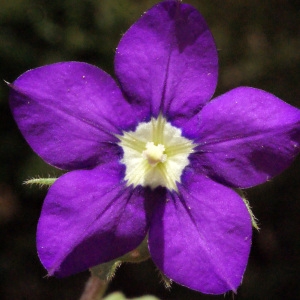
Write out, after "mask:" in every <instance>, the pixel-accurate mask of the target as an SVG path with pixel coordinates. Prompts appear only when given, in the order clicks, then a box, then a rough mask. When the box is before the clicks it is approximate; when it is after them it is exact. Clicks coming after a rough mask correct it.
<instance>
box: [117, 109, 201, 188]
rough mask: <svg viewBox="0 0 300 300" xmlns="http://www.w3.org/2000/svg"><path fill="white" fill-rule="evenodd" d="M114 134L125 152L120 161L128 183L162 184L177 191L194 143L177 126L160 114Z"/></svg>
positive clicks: (152, 185) (135, 184)
mask: <svg viewBox="0 0 300 300" xmlns="http://www.w3.org/2000/svg"><path fill="white" fill-rule="evenodd" d="M117 137H118V139H119V140H120V142H119V145H120V146H121V147H122V149H123V152H124V155H123V159H122V160H121V162H122V163H123V164H124V165H125V166H126V173H125V180H126V182H127V185H128V186H130V185H133V186H134V187H136V186H138V185H141V186H144V187H146V186H149V187H150V188H152V189H154V188H156V187H158V186H162V187H166V188H167V189H169V190H171V191H172V190H175V191H177V182H178V183H180V178H181V174H182V172H183V170H184V168H185V167H186V166H187V165H188V164H189V159H188V157H189V155H190V154H191V153H192V152H193V149H194V148H195V146H196V144H194V143H193V142H192V141H191V140H189V139H187V138H185V137H183V136H182V132H181V130H180V129H179V128H176V127H174V126H172V125H171V124H170V123H168V122H167V121H166V119H165V118H164V117H163V116H161V115H159V116H158V117H157V118H152V119H151V120H150V122H147V123H140V124H139V125H138V126H137V128H136V130H135V131H128V132H123V135H117Z"/></svg>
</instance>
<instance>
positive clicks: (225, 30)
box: [0, 0, 300, 300]
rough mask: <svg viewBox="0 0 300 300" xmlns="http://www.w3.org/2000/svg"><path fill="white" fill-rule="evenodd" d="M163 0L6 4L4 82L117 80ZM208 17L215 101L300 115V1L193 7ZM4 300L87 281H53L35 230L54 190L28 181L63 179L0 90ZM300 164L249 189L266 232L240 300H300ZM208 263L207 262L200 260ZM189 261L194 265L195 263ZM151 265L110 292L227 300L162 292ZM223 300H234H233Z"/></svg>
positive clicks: (180, 290) (14, 0)
mask: <svg viewBox="0 0 300 300" xmlns="http://www.w3.org/2000/svg"><path fill="white" fill-rule="evenodd" d="M156 2H157V1H155V0H147V1H146V0H144V1H141V0H82V1H74V0H73V1H70V0H53V1H46V0H44V1H43V0H32V1H30V0H0V79H5V80H7V81H9V82H12V81H13V80H14V79H16V77H18V76H19V75H20V74H21V73H23V72H24V71H26V70H28V69H31V68H35V67H37V66H40V65H44V64H49V63H53V62H58V61H65V60H79V61H86V62H89V63H91V64H95V65H97V66H99V67H101V68H103V69H104V70H105V71H107V72H109V73H110V74H113V57H114V49H115V48H116V46H117V44H118V41H119V39H120V37H121V34H122V33H124V32H125V31H126V29H127V28H128V27H129V26H130V25H131V24H132V23H133V22H134V21H135V20H136V19H137V18H138V17H139V16H140V15H141V14H142V12H144V11H145V10H147V9H148V8H150V7H151V6H152V5H153V4H155V3H156ZM187 2H188V3H190V4H192V5H194V6H195V7H197V8H198V9H199V10H200V11H201V12H202V14H203V15H204V17H205V18H206V20H207V22H208V24H209V26H210V28H211V30H212V32H213V34H214V36H215V39H216V43H217V46H218V49H219V61H220V62H219V65H220V75H219V84H218V89H217V91H216V94H217V95H218V94H220V93H223V92H225V91H227V90H229V89H231V88H234V87H236V86H239V85H247V86H253V87H257V88H261V89H265V90H267V91H269V92H271V93H273V94H275V95H277V96H278V97H280V98H281V99H284V100H285V101H286V102H288V103H290V104H292V105H294V106H296V107H300V99H299V95H300V72H299V70H300V50H299V49H300V22H299V20H300V2H299V1H298V0H294V1H292V0H290V1H289V0H268V1H261V0H226V1H225V0H223V1H220V0H209V1H208V0H194V1H193V0H189V1H187ZM0 110H1V111H0V299H5V300H6V299H7V300H8V299H9V300H14V299H22V300H27V299H30V300H35V299H44V300H47V299H59V300H63V299H78V298H79V296H80V294H81V291H82V289H83V287H84V283H85V281H86V280H87V278H88V276H89V274H88V272H86V273H82V274H78V275H75V276H72V277H70V278H66V279H56V278H45V275H46V271H45V270H44V269H43V267H42V266H41V264H40V262H39V260H38V257H37V254H36V249H35V230H36V224H37V221H38V217H39V213H40V209H41V205H42V202H43V198H44V197H45V194H46V190H43V189H39V188H38V187H28V186H24V185H23V184H22V182H23V181H24V180H25V179H28V178H31V177H34V176H41V177H47V176H48V175H54V174H57V171H56V170H55V169H53V168H51V167H49V166H47V165H46V164H45V163H43V162H42V161H41V159H39V157H37V155H35V154H34V153H33V152H32V150H31V149H30V148H29V146H28V145H27V144H26V142H25V141H24V139H23V138H22V136H21V134H20V133H19V131H18V129H17V127H16V125H15V123H14V121H13V119H12V116H11V114H10V111H9V107H8V88H7V86H6V85H5V84H4V83H3V82H2V83H0ZM299 168H300V159H297V160H296V161H295V162H294V164H293V165H292V166H291V167H290V168H289V169H288V170H286V171H285V172H284V173H283V174H281V175H280V176H278V177H276V178H275V179H273V180H272V181H270V182H268V183H266V184H264V185H262V186H259V187H256V188H252V189H249V190H247V196H248V199H249V201H250V203H251V206H252V208H253V211H254V213H255V215H256V217H257V218H258V219H259V224H260V227H261V230H260V232H259V233H258V232H254V237H253V246H252V251H251V256H250V260H249V264H248V267H247V270H246V273H245V276H244V282H243V285H242V286H241V287H240V288H239V290H238V294H237V295H236V296H235V297H234V298H235V299H241V300H242V299H272V300H276V299H299V295H300V284H299V281H300V275H299V274H300V255H299V253H300V235H299V231H300V218H299V215H300V175H299V174H300V172H299ZM199 255H201V253H199ZM187 259H189V258H188V257H187ZM159 281H160V280H159V277H158V273H157V271H156V270H155V267H154V265H153V263H152V262H151V261H148V262H145V263H143V264H140V265H124V266H122V267H121V268H120V269H119V271H118V272H117V275H116V277H115V278H114V280H113V282H112V283H111V285H110V290H111V291H112V290H121V291H123V292H124V293H125V294H126V295H127V296H128V297H133V296H139V295H143V294H146V293H149V294H153V295H157V296H159V297H161V298H162V299H220V300H221V299H224V296H206V295H202V294H200V293H196V292H193V291H190V290H188V289H186V288H184V287H180V286H178V285H176V284H174V285H173V288H172V289H171V291H167V290H165V289H164V287H163V285H162V284H160V283H159ZM225 299H232V295H231V294H230V295H227V296H226V297H225Z"/></svg>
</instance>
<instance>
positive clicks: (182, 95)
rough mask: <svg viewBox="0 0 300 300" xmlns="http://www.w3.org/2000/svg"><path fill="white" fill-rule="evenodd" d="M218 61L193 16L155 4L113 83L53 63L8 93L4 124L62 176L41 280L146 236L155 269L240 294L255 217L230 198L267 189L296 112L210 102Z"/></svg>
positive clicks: (248, 100) (128, 39)
mask: <svg viewBox="0 0 300 300" xmlns="http://www.w3.org/2000/svg"><path fill="white" fill-rule="evenodd" d="M217 69H218V61H217V50H216V46H215V43H214V40H213V37H212V35H211V32H210V31H209V29H208V27H207V25H206V23H205V21H204V20H203V18H202V16H201V15H200V14H199V13H198V11H197V10H195V9H194V8H193V7H192V6H190V5H188V4H182V3H181V2H180V1H175V0H171V1H163V2H161V3H159V4H157V5H156V6H154V7H153V8H151V9H150V10H149V11H147V12H146V13H145V14H144V15H143V16H142V17H141V18H140V19H139V20H138V21H137V22H136V23H135V24H134V25H133V26H132V27H131V28H130V29H129V30H128V31H127V32H126V33H125V34H124V36H123V37H122V39H121V41H120V43H119V46H118V48H117V51H116V56H115V73H116V77H117V82H116V81H115V80H113V79H112V77H110V76H109V75H108V74H106V73H105V72H104V71H102V70H101V69H98V68H97V67H95V66H92V65H89V64H86V63H81V62H62V63H56V64H52V65H47V66H43V67H40V68H37V69H33V70H30V71H28V72H26V73H24V74H23V75H21V76H20V77H19V78H18V79H17V80H16V81H15V82H14V83H13V84H10V87H11V95H10V105H11V109H12V112H13V115H14V118H15V120H16V122H17V124H18V126H19V128H20V130H21V132H22V134H23V135H24V137H25V138H26V140H27V141H28V143H29V144H30V145H31V147H32V148H33V149H34V151H35V152H36V153H37V154H38V155H40V156H41V157H42V158H43V159H44V160H45V161H46V162H48V163H49V164H51V165H53V166H56V167H58V168H62V169H65V170H68V171H69V172H67V173H66V174H65V175H63V176H61V177H60V178H59V179H58V180H57V181H56V182H55V183H54V184H53V185H52V186H51V188H50V190H49V192H48V194H47V197H46V199H45V202H44V205H43V208H42V213H41V217H40V220H39V224H38V230H37V247H38V253H39V257H40V259H41V261H42V263H43V265H44V266H45V268H46V269H47V270H48V272H49V274H50V275H55V276H67V275H70V274H73V273H76V272H80V271H83V270H85V269H87V268H90V267H92V266H95V265H98V264H101V263H103V262H107V261H110V260H112V259H115V258H117V257H119V256H121V255H123V254H125V253H127V252H129V251H131V250H132V249H134V248H136V247H137V246H138V245H139V244H140V243H141V242H142V241H143V240H144V238H145V237H146V235H148V245H149V251H150V253H151V256H152V258H153V261H154V262H155V264H156V265H157V267H158V268H159V269H160V270H161V271H162V272H163V273H164V274H166V276H168V277H169V278H171V279H173V280H174V281H175V282H178V283H179V284H182V285H185V286H187V287H189V288H191V289H195V290H197V291H201V292H204V293H212V294H219V293H224V292H226V291H228V290H234V291H235V290H236V289H237V287H238V286H239V285H240V283H241V281H242V277H243V274H244V271H245V268H246V264H247V260H248V256H249V251H250V245H251V232H252V229H251V217H250V214H249V212H248V210H247V208H246V205H245V203H244V202H243V200H242V199H241V197H240V196H239V195H238V194H237V193H236V192H235V191H234V190H232V188H248V187H252V186H255V185H257V184H260V183H263V182H265V181H267V180H268V179H270V178H272V177H273V176H275V175H276V174H278V173H280V172H281V171H282V170H284V169H285V168H286V167H287V166H288V165H289V164H290V163H291V162H292V161H293V159H294V157H295V155H296V154H297V153H298V152H299V142H300V126H299V122H300V112H299V110H298V109H296V108H294V107H292V106H290V105H288V104H286V103H284V102H283V101H281V100H280V99H278V98H276V97H275V96H273V95H271V94H269V93H267V92H264V91H262V90H258V89H254V88H249V87H240V88H236V89H234V90H231V91H229V92H228V93H225V94H223V95H221V96H218V97H217V98H215V99H213V100H211V101H210V99H211V97H212V95H213V93H214V91H215V87H216V82H217Z"/></svg>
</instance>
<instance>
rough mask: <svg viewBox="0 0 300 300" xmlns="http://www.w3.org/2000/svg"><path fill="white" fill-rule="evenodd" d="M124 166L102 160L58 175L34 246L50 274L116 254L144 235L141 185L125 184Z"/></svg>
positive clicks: (74, 269) (62, 273) (83, 266)
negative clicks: (83, 168) (60, 175)
mask: <svg viewBox="0 0 300 300" xmlns="http://www.w3.org/2000/svg"><path fill="white" fill-rule="evenodd" d="M122 178H124V166H123V165H121V164H119V163H118V162H116V163H111V164H105V165H101V166H100V167H97V168H96V169H93V170H81V171H72V172H70V173H67V174H66V175H64V176H62V177H60V178H59V179H58V180H57V181H56V182H55V183H54V184H53V186H52V187H51V188H50V190H49V192H48V194H47V197H46V199H45V202H44V205H43V208H42V213H41V217H40V220H39V223H38V230H37V248H38V254H39V257H40V259H41V262H42V263H43V265H44V266H45V268H46V269H47V270H48V272H49V275H55V276H58V277H64V276H68V275H71V274H74V273H77V272H80V271H84V270H86V269H88V268H89V267H92V266H95V265H98V264H100V263H103V262H106V261H109V260H112V259H115V258H117V257H119V256H121V255H123V254H125V253H127V252H129V251H131V250H133V249H134V248H136V247H137V246H138V245H139V244H140V243H141V242H142V241H143V239H144V238H145V236H146V233H147V228H148V225H147V224H148V222H147V217H146V209H145V205H146V203H145V195H144V193H145V191H144V189H142V188H140V189H138V188H137V189H134V190H132V188H127V187H126V186H125V184H124V182H122Z"/></svg>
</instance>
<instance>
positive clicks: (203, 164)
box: [184, 87, 300, 188]
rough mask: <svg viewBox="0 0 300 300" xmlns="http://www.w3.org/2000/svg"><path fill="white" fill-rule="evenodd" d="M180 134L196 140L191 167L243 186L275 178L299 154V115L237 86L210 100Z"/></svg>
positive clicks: (265, 95) (274, 100) (263, 94)
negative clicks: (195, 137)
mask: <svg viewBox="0 0 300 300" xmlns="http://www.w3.org/2000/svg"><path fill="white" fill-rule="evenodd" d="M184 131H185V132H188V131H189V133H186V135H188V136H189V135H196V134H197V136H198V138H197V139H196V142H197V143H199V146H198V147H197V148H196V153H195V154H193V155H191V157H190V160H191V165H193V167H196V168H197V169H198V171H199V172H202V173H205V174H207V175H209V176H210V177H212V178H214V179H216V180H218V181H219V182H221V183H224V184H227V185H230V186H234V187H240V188H247V187H251V186H254V185H257V184H260V183H263V182H265V181H267V180H269V179H271V178H272V177H273V176H275V175H278V174H279V173H280V172H282V171H283V170H284V169H286V168H287V167H288V166H289V165H290V164H291V162H292V161H293V160H294V158H295V157H296V155H297V154H298V153H299V150H300V147H299V143H300V111H299V110H298V109H297V108H295V107H293V106H291V105H289V104H287V103H285V102H283V101H282V100H280V99H278V98H277V97H275V96H274V95H272V94H270V93H267V92H265V91H262V90H258V89H254V88H248V87H241V88H236V89H234V90H232V91H230V92H228V93H226V94H224V95H221V96H219V97H218V98H216V99H214V100H212V101H211V102H210V103H209V104H208V105H207V106H205V107H204V108H203V110H202V111H201V112H200V113H199V114H198V115H197V116H196V117H194V119H192V120H191V121H190V122H189V123H187V124H186V127H185V129H184ZM191 132H192V133H191Z"/></svg>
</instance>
